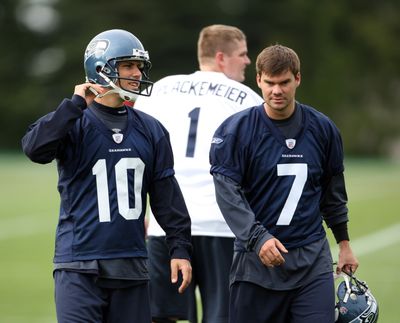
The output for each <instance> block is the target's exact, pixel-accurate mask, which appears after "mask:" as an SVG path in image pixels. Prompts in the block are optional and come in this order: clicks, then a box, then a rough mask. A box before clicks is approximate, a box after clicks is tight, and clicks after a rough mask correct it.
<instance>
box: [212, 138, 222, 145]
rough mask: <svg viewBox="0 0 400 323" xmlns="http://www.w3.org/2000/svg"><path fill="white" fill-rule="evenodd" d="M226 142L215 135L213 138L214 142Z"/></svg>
mask: <svg viewBox="0 0 400 323" xmlns="http://www.w3.org/2000/svg"><path fill="white" fill-rule="evenodd" d="M222 142H224V140H223V139H222V138H218V137H213V139H212V140H211V143H212V144H220V143H222Z"/></svg>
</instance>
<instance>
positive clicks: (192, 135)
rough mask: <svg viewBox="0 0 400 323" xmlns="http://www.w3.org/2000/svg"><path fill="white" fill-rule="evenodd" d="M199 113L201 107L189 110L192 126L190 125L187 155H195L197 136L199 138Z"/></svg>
mask: <svg viewBox="0 0 400 323" xmlns="http://www.w3.org/2000/svg"><path fill="white" fill-rule="evenodd" d="M199 114H200V108H194V109H193V110H192V111H190V112H189V118H190V127H189V135H188V141H187V146H186V157H193V156H194V147H195V146H196V138H197V125H198V123H199Z"/></svg>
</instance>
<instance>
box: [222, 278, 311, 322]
mask: <svg viewBox="0 0 400 323" xmlns="http://www.w3.org/2000/svg"><path fill="white" fill-rule="evenodd" d="M291 297H292V292H290V291H289V292H286V291H272V290H268V289H265V288H263V287H261V286H258V285H256V284H252V283H249V282H235V283H234V284H233V285H232V287H231V296H230V304H229V322H230V323H243V322H257V323H288V322H290V321H289V310H290V299H291ZM308 323H310V322H308Z"/></svg>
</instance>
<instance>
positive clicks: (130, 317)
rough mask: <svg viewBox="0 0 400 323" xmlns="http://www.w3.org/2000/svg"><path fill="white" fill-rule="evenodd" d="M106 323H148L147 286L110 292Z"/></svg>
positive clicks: (141, 285)
mask: <svg viewBox="0 0 400 323" xmlns="http://www.w3.org/2000/svg"><path fill="white" fill-rule="evenodd" d="M107 322H112V323H135V322H141V323H150V322H151V314H150V296H149V284H148V283H147V282H146V283H143V284H139V285H136V286H132V287H128V288H119V289H113V290H110V301H109V308H108V314H107Z"/></svg>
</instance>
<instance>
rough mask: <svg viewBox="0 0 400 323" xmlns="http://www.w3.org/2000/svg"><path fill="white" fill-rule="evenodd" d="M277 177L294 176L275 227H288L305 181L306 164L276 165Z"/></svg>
mask: <svg viewBox="0 0 400 323" xmlns="http://www.w3.org/2000/svg"><path fill="white" fill-rule="evenodd" d="M277 166H278V176H294V181H293V185H292V187H291V189H290V192H289V195H288V197H287V199H286V202H285V205H284V206H283V209H282V212H281V214H280V215H279V218H278V221H277V222H276V224H277V225H289V224H290V222H291V221H292V218H293V215H294V212H295V211H296V208H297V204H298V203H299V200H300V197H301V194H302V193H303V188H304V185H305V183H306V181H307V164H278V165H277Z"/></svg>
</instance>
